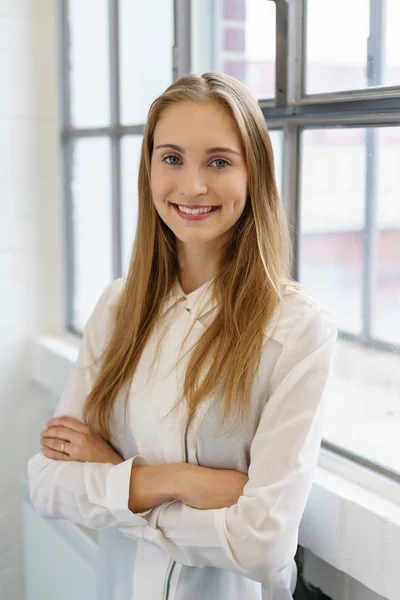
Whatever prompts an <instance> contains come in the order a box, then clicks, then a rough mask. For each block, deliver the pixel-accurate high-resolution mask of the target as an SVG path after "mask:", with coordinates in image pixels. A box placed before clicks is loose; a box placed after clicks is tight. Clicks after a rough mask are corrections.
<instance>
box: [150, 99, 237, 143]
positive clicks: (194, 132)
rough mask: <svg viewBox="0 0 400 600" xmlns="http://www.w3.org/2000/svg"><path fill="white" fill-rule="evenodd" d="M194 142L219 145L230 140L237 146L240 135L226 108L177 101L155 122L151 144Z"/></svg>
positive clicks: (214, 104)
mask: <svg viewBox="0 0 400 600" xmlns="http://www.w3.org/2000/svg"><path fill="white" fill-rule="evenodd" d="M178 138H179V139H178ZM194 142H195V143H198V144H204V145H219V146H221V145H225V144H228V143H230V144H234V145H235V146H237V147H238V148H237V149H240V145H241V140H240V135H239V132H238V130H237V126H236V123H235V122H234V120H233V119H232V117H231V115H230V113H229V111H228V109H227V108H225V107H224V106H221V105H220V104H219V103H217V102H207V103H204V104H198V103H195V102H181V103H179V104H175V105H173V106H170V107H168V108H167V109H166V110H165V111H164V112H163V114H162V116H161V118H160V120H159V121H158V123H157V125H156V128H155V131H154V143H155V144H157V143H176V144H182V145H185V143H186V144H187V145H190V144H193V143H194Z"/></svg>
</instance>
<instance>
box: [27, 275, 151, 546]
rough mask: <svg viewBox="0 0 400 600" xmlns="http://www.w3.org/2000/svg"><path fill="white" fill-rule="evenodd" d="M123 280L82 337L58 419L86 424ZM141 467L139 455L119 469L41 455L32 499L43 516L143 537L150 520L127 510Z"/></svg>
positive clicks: (109, 291) (35, 461)
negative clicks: (99, 359)
mask: <svg viewBox="0 0 400 600" xmlns="http://www.w3.org/2000/svg"><path fill="white" fill-rule="evenodd" d="M121 282H122V278H121V279H119V280H115V281H113V282H112V283H111V284H109V285H108V286H107V287H106V289H105V290H104V292H103V293H102V295H101V297H100V299H99V301H98V302H97V304H96V307H95V309H94V311H93V313H92V314H91V316H90V318H89V320H88V322H87V324H86V326H85V328H84V333H83V340H82V342H81V346H80V349H79V354H78V358H77V361H76V364H75V366H74V369H73V373H72V376H71V377H70V379H69V381H68V383H67V385H66V387H65V389H64V392H63V394H62V396H61V399H60V401H59V403H58V406H57V408H56V411H55V414H54V416H59V415H63V416H64V415H66V416H70V417H73V418H75V419H78V420H80V421H83V417H82V409H83V405H84V402H85V399H86V397H87V396H88V394H89V392H90V390H91V389H92V387H93V385H94V382H95V379H96V376H97V373H98V368H99V366H98V363H97V364H96V363H95V359H96V358H97V357H98V356H100V354H101V351H102V350H103V349H104V347H105V343H106V341H107V338H108V335H109V333H110V330H111V327H112V320H113V310H114V306H113V299H114V298H115V296H116V293H117V292H118V290H119V289H120V286H121ZM136 464H143V459H142V458H141V457H140V456H136V457H132V458H129V459H128V460H125V461H124V462H123V463H120V464H118V465H112V464H104V463H92V462H78V461H67V462H64V461H55V460H52V459H49V458H47V457H45V456H44V455H43V454H42V453H41V452H40V453H39V454H36V455H35V456H33V457H32V458H31V459H30V460H29V461H28V478H29V489H30V498H31V501H32V504H33V506H34V507H35V509H36V511H37V512H38V513H39V514H40V515H42V516H43V517H48V518H59V519H68V520H70V521H73V522H75V523H79V524H81V525H85V526H87V527H90V528H93V529H99V528H103V527H120V526H128V525H129V526H130V527H132V530H131V531H132V535H134V532H135V533H136V535H137V536H138V537H141V534H142V530H143V527H144V526H147V521H145V519H144V518H143V515H146V514H148V513H149V512H150V511H145V512H143V513H140V514H139V513H138V514H134V513H132V512H131V511H130V510H129V509H128V499H129V484H130V473H131V469H132V466H134V465H136Z"/></svg>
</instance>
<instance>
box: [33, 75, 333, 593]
mask: <svg viewBox="0 0 400 600" xmlns="http://www.w3.org/2000/svg"><path fill="white" fill-rule="evenodd" d="M288 238H289V236H288V231H287V225H286V221H285V217H284V212H283V208H282V204H281V202H280V199H279V197H278V192H277V187H276V181H275V173H274V161H273V153H272V148H271V142H270V139H269V135H268V131H267V128H266V125H265V121H264V118H263V115H262V113H261V110H260V108H259V106H258V103H257V101H256V100H255V99H254V98H253V97H252V95H251V94H250V93H249V91H248V90H247V89H246V88H245V87H244V86H243V85H242V84H241V83H239V82H238V81H237V80H235V79H234V78H232V77H229V76H227V75H223V74H217V73H206V74H203V75H202V76H195V75H188V76H185V77H182V78H180V79H179V80H178V81H176V82H175V83H173V84H172V85H171V86H170V87H169V88H168V89H167V90H166V91H165V92H164V93H163V94H162V95H161V96H160V97H159V98H157V99H156V100H155V101H154V102H153V104H152V106H151V107H150V111H149V115H148V121H147V125H146V129H145V133H144V139H143V146H142V156H141V162H140V170H139V217H138V226H137V233H136V239H135V245H134V248H133V253H132V259H131V263H130V266H129V271H128V274H127V276H126V277H122V278H120V279H117V280H115V281H113V282H111V283H110V284H109V285H108V286H107V288H106V289H105V290H104V292H103V294H102V295H101V297H100V299H99V301H98V303H97V305H96V307H95V309H94V312H93V314H92V315H91V317H90V318H89V320H88V322H87V324H86V327H85V330H84V335H83V341H82V344H81V347H80V352H79V356H78V360H77V364H76V366H75V369H74V372H73V375H72V378H71V380H70V382H69V384H68V385H67V387H66V389H65V392H64V394H63V396H62V398H61V400H60V402H59V405H58V407H57V410H56V413H55V417H54V418H53V419H51V421H50V422H49V423H48V424H47V428H46V429H45V430H44V431H43V432H42V435H41V453H39V454H37V455H35V456H34V457H32V458H31V459H30V461H29V463H28V472H29V480H30V494H31V499H32V502H33V505H34V506H35V508H36V510H37V511H38V512H39V513H40V514H41V515H43V516H44V517H56V518H62V519H69V520H70V521H74V522H75V523H79V524H82V525H85V526H87V527H91V528H94V529H98V530H100V531H99V566H98V575H99V577H98V595H97V597H98V598H102V599H105V598H107V599H110V600H111V599H112V600H128V599H129V600H187V599H190V600H199V599H200V598H205V599H207V600H228V599H229V600H257V599H261V598H265V599H267V600H270V599H271V598H272V594H273V592H272V590H273V587H274V585H279V581H280V579H279V578H280V575H282V573H284V572H285V569H286V568H287V567H288V565H289V566H290V565H291V563H292V562H293V557H294V555H295V552H296V549H297V542H298V528H299V524H300V520H301V516H302V513H303V510H304V507H305V504H306V501H307V497H308V495H309V492H310V489H311V485H312V481H313V476H314V473H315V468H316V464H317V459H318V453H319V448H320V443H321V438H322V425H323V413H324V405H325V403H324V402H323V400H322V398H323V392H324V388H325V385H326V382H327V380H328V377H329V375H330V371H331V366H332V359H333V353H334V345H335V340H336V336H337V329H336V326H335V324H334V322H333V321H332V318H331V316H330V314H329V312H328V311H327V310H326V309H325V308H324V307H323V306H322V305H321V304H320V303H319V302H318V301H317V300H316V299H314V298H313V297H312V296H311V295H310V294H309V293H307V292H306V290H304V288H303V287H302V286H301V285H299V284H297V283H296V282H295V281H293V280H291V279H290V277H289V264H290V257H289V243H288ZM277 582H278V583H277ZM286 594H288V595H285V596H279V599H281V598H287V597H289V598H290V597H291V595H290V594H289V592H288V591H287V590H286ZM273 598H274V600H276V599H278V595H276V596H275V594H274V596H273Z"/></svg>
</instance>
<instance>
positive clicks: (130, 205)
mask: <svg viewBox="0 0 400 600" xmlns="http://www.w3.org/2000/svg"><path fill="white" fill-rule="evenodd" d="M142 139H143V138H142V136H141V135H132V136H131V135H130V136H126V137H124V138H122V141H121V169H122V182H121V186H122V188H121V191H122V207H121V215H122V228H121V229H122V261H123V271H122V272H123V274H124V275H126V274H127V273H128V268H129V261H130V258H131V253H132V248H133V241H134V237H135V233H136V225H137V218H138V208H139V207H138V173H139V162H140V153H141V149H142Z"/></svg>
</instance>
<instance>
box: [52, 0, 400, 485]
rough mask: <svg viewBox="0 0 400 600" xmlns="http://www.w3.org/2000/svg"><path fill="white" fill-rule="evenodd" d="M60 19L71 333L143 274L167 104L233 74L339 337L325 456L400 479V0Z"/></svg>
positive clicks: (306, 1) (104, 5)
mask: <svg viewBox="0 0 400 600" xmlns="http://www.w3.org/2000/svg"><path fill="white" fill-rule="evenodd" d="M59 6H60V14H59V17H60V18H59V24H60V28H59V31H60V42H61V45H60V48H61V52H60V73H61V82H62V87H61V91H60V96H61V100H62V112H61V114H62V132H61V133H62V135H61V139H62V158H63V178H64V185H63V190H64V206H65V211H64V215H65V232H66V235H65V240H66V244H65V257H66V269H65V277H66V290H67V297H68V303H67V309H68V310H67V315H66V326H67V328H68V329H69V330H71V331H75V332H77V333H80V332H81V331H82V327H83V324H84V323H85V321H86V320H87V318H88V316H89V314H90V312H91V310H92V309H93V306H94V303H95V301H96V299H97V298H98V297H99V295H100V293H101V291H102V290H103V289H104V286H105V284H106V283H107V282H108V281H110V280H111V279H113V278H116V277H119V276H121V275H122V274H124V273H125V272H126V271H127V269H128V267H129V260H130V257H131V250H132V246H133V240H134V236H135V230H136V222H137V173H138V166H139V157H140V151H141V143H142V135H143V126H144V121H145V118H146V114H147V111H148V108H149V106H150V103H151V102H152V100H153V99H154V97H155V96H157V95H158V94H159V93H160V92H161V91H162V90H163V89H165V88H166V87H167V86H168V85H169V83H171V82H172V81H173V80H174V79H176V78H177V77H179V76H180V75H182V74H184V73H189V72H194V73H203V72H205V71H224V72H226V73H229V74H231V75H233V76H235V77H237V78H238V79H239V80H241V81H242V82H243V83H244V84H245V85H246V86H247V87H248V88H249V89H250V90H251V91H252V92H253V94H254V95H255V96H256V97H257V98H258V99H259V101H260V106H261V109H262V111H263V114H264V116H265V119H266V122H267V124H268V128H269V131H270V136H271V141H272V145H273V149H274V156H275V167H276V174H277V183H278V187H279V191H280V194H281V197H282V200H283V202H284V205H285V208H286V210H287V212H288V218H289V222H290V225H291V233H292V241H293V250H294V263H293V275H294V276H295V278H296V279H298V280H299V281H301V282H302V283H304V285H305V286H306V287H307V288H308V289H309V290H310V291H311V292H312V293H314V294H315V296H316V297H317V298H318V299H320V300H321V301H323V302H324V303H325V304H326V305H328V307H329V308H330V310H331V312H332V313H333V315H334V317H335V319H336V322H337V323H338V326H339V329H340V334H339V340H338V344H337V353H336V357H335V363H334V373H333V377H332V378H331V382H330V384H329V386H328V389H327V392H326V393H327V404H328V417H327V419H326V431H325V433H324V442H323V444H324V445H325V446H326V447H328V448H331V449H333V450H334V451H336V452H338V453H341V454H343V455H345V456H348V457H350V458H352V459H354V460H357V461H359V462H361V463H363V464H365V465H367V466H371V467H372V468H374V469H376V470H378V471H381V472H383V473H385V474H386V475H390V476H391V477H393V478H394V479H397V480H399V481H400V458H399V456H398V452H396V448H397V444H398V431H399V423H400V413H399V390H400V352H399V350H400V251H399V248H400V169H399V168H398V162H399V161H398V156H399V155H400V58H399V57H400V54H399V52H398V51H397V46H398V41H397V40H398V31H399V29H400V5H399V3H398V1H397V0H352V2H350V3H349V2H348V1H347V0H337V1H336V2H331V1H328V0H297V1H296V2H287V1H286V0H191V1H190V2H189V1H187V0H174V1H172V0H148V1H147V2H145V3H143V2H139V1H138V0H119V1H118V2H107V1H106V0H85V2H84V3H82V2H80V0H63V1H62V2H60V3H59ZM155 16H157V18H155ZM276 32H278V34H276ZM155 73H157V77H155V76H154V74H155Z"/></svg>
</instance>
